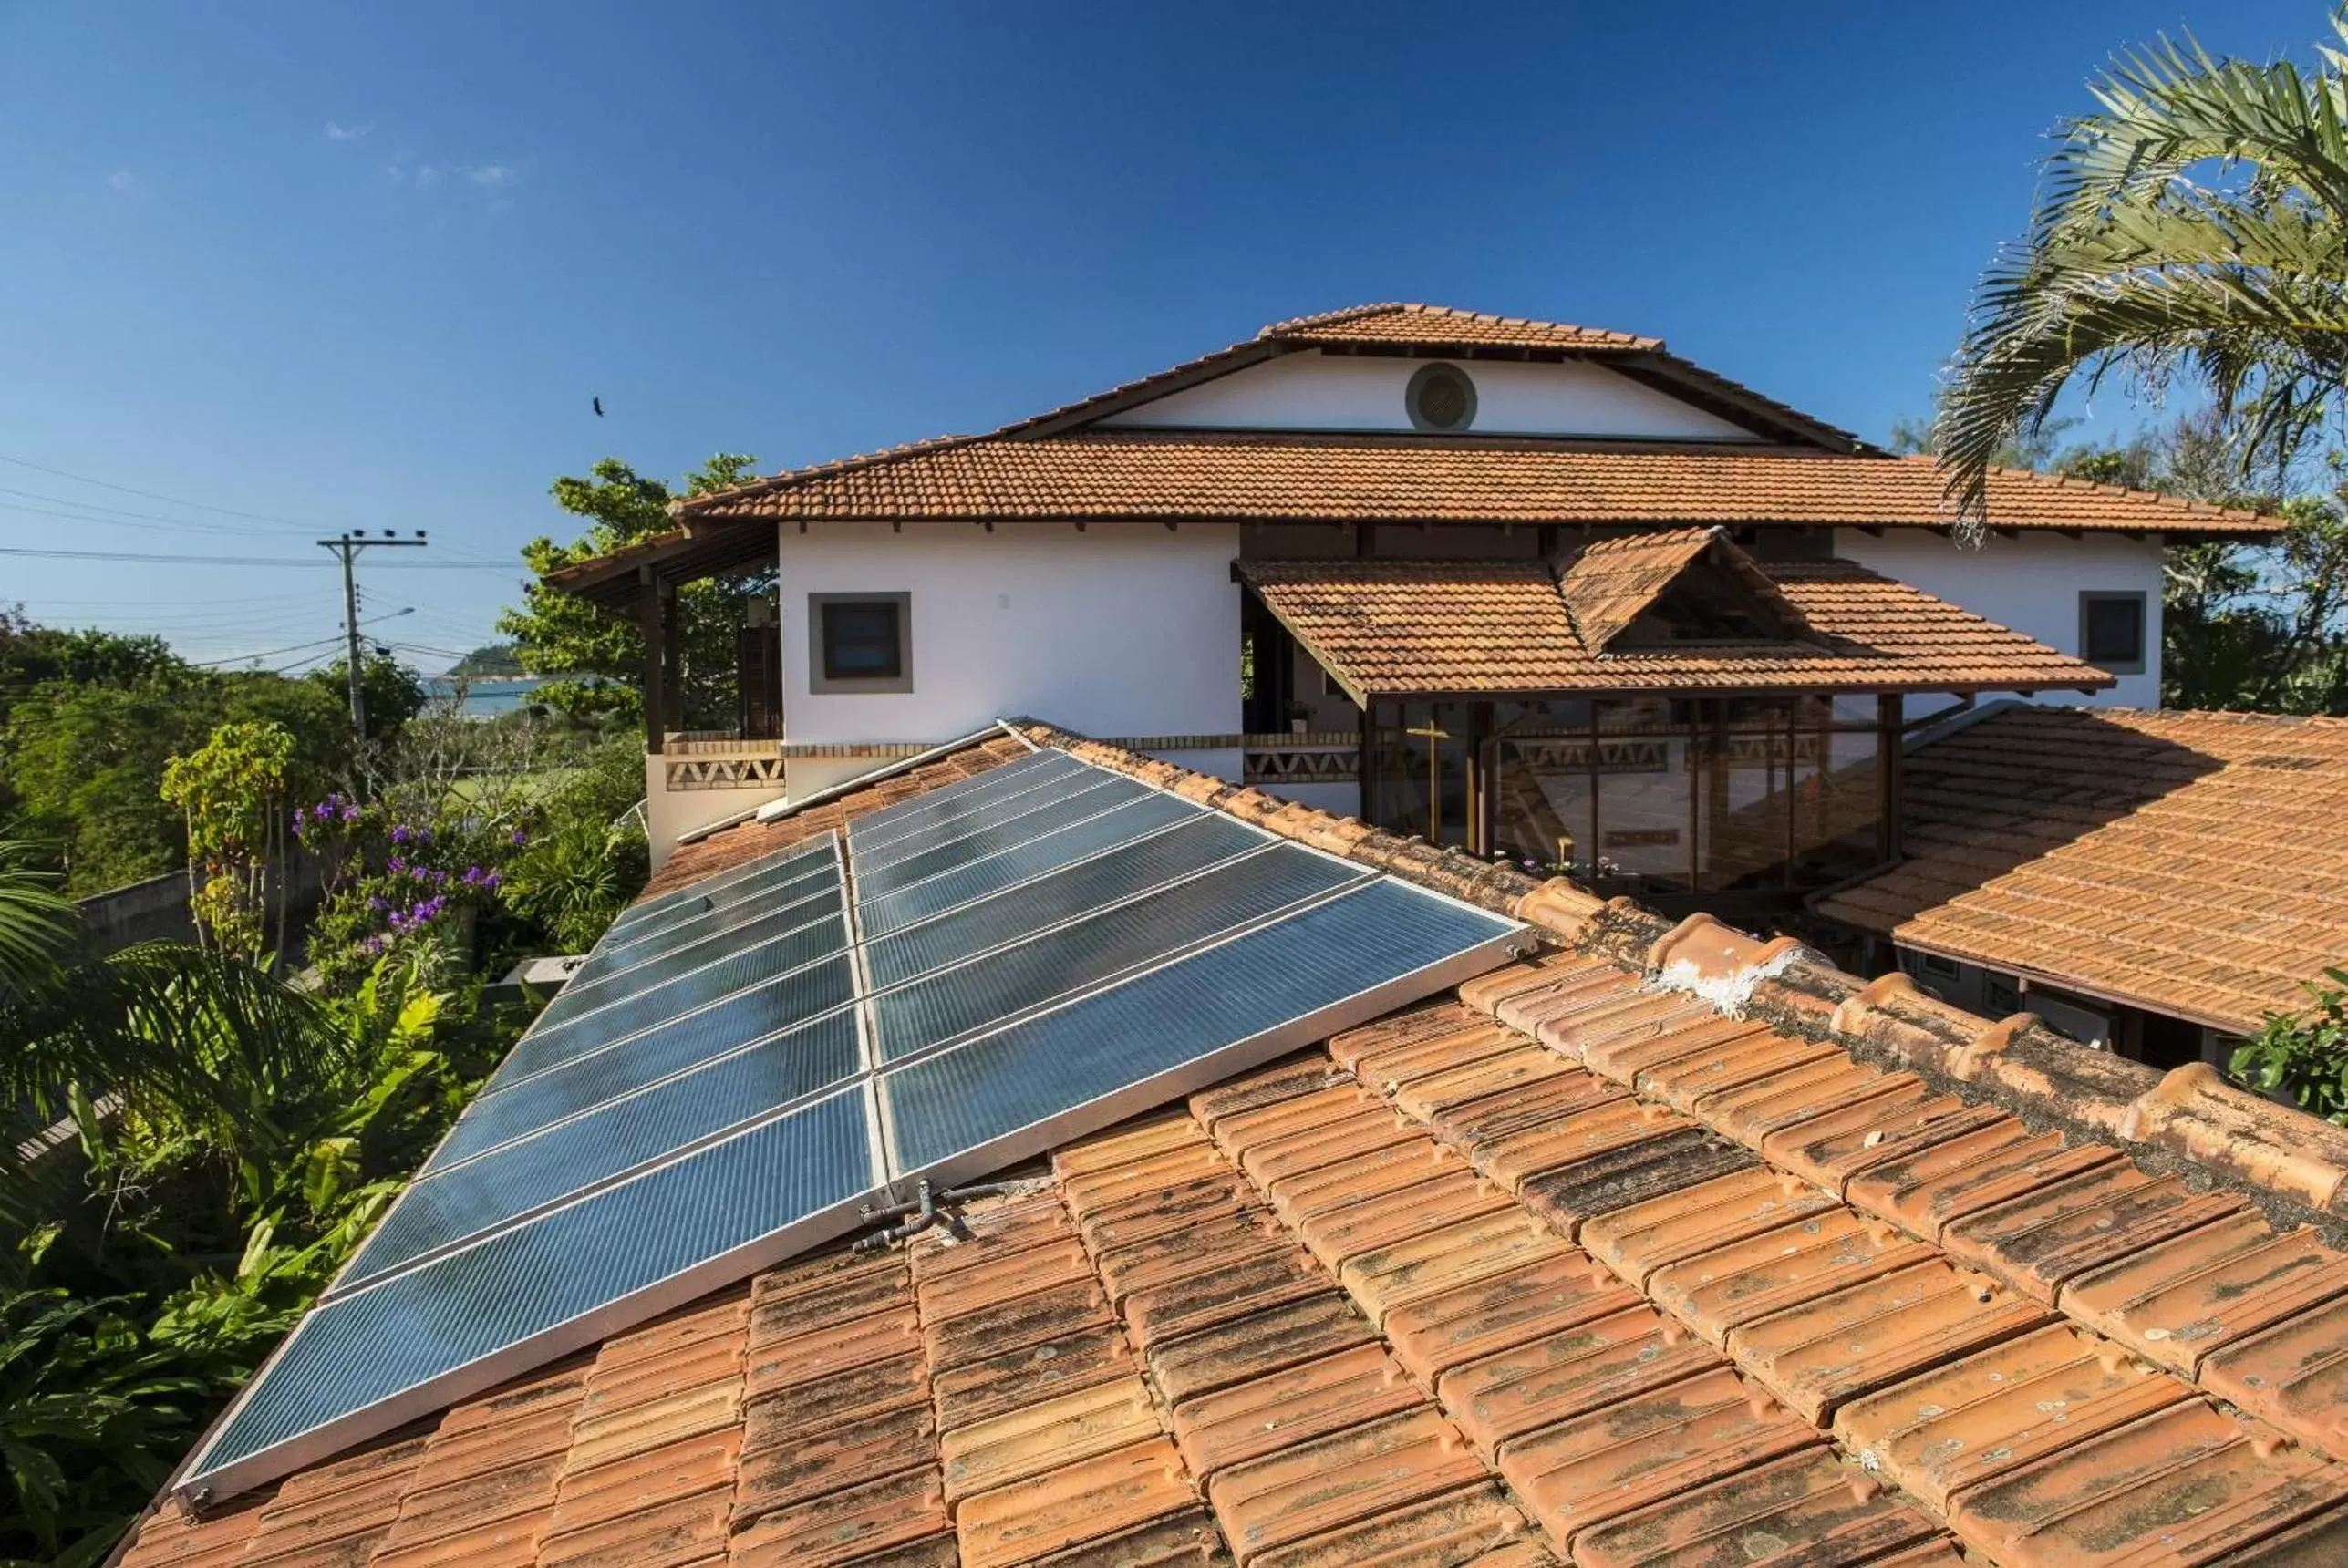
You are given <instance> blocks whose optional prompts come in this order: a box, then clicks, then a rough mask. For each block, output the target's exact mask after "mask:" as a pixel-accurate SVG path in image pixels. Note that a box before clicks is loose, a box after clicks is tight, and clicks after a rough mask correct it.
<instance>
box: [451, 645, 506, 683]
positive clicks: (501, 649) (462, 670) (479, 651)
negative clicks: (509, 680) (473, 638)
mask: <svg viewBox="0 0 2348 1568" xmlns="http://www.w3.org/2000/svg"><path fill="white" fill-rule="evenodd" d="M449 674H450V675H451V676H518V675H520V674H522V660H521V659H520V658H519V657H518V656H516V655H515V654H514V651H513V645H512V643H485V644H483V645H481V646H480V647H478V648H475V649H474V650H473V651H472V652H471V653H470V654H467V655H465V656H464V657H463V658H461V659H459V660H458V661H457V662H456V664H455V665H452V666H450V670H449Z"/></svg>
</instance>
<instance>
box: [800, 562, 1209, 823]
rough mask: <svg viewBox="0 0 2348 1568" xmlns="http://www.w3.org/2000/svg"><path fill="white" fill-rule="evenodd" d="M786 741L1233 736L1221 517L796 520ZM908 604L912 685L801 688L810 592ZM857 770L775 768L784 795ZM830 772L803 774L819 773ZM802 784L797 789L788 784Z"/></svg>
mask: <svg viewBox="0 0 2348 1568" xmlns="http://www.w3.org/2000/svg"><path fill="white" fill-rule="evenodd" d="M780 552H781V638H782V659H783V716H784V726H785V729H786V733H787V738H789V739H790V740H791V741H792V742H794V743H816V744H827V745H828V744H837V743H843V742H858V741H927V742H937V741H942V740H949V739H952V738H954V737H956V736H958V735H967V734H968V733H970V732H971V731H973V730H976V729H978V728H980V727H984V726H985V725H987V724H988V723H990V722H991V721H993V720H994V719H995V718H997V717H1001V716H1005V715H1011V714H1028V715H1031V716H1033V717H1037V718H1042V719H1048V720H1050V722H1052V723H1054V724H1057V725H1060V726H1063V727H1067V728H1069V729H1072V730H1076V731H1079V732H1081V733H1083V734H1088V735H1097V736H1102V737H1111V736H1143V735H1202V734H1213V735H1226V734H1232V733H1235V732H1236V731H1237V730H1238V728H1239V717H1240V714H1239V592H1240V591H1239V586H1238V584H1236V583H1234V582H1233V581H1232V580H1231V563H1232V562H1233V561H1235V560H1236V559H1237V557H1238V553H1239V530H1238V528H1237V526H1236V524H1224V525H1206V524H1201V525H1196V526H1194V525H1192V524H1188V523H1185V524H1184V525H1183V526H1182V527H1181V528H1180V529H1179V530H1175V531H1167V530H1166V529H1164V528H1162V527H1159V526H1157V525H1156V524H1136V523H1118V522H1103V523H1095V524H1093V525H1092V526H1091V527H1090V528H1089V529H1087V530H1085V531H1081V532H1080V531H1077V530H1076V529H1075V528H1074V527H1073V526H1072V525H1067V524H1060V523H1023V522H1006V523H1002V524H999V525H998V526H997V528H996V530H995V531H993V532H992V533H989V532H987V531H984V530H982V529H978V528H975V527H973V526H971V525H970V524H968V523H907V524H906V525H905V531H904V532H902V533H895V532H892V531H890V530H889V528H888V526H887V525H886V524H884V523H870V522H859V523H833V524H824V523H817V524H814V525H813V526H812V527H811V528H810V530H809V531H807V532H805V533H801V532H800V531H798V529H797V527H796V526H795V525H792V526H787V527H785V528H783V529H782V530H781V535H780ZM812 593H905V594H909V595H910V596H911V601H910V602H911V608H912V649H911V652H912V670H913V682H912V685H913V689H912V690H911V691H908V692H902V693H853V694H850V693H840V694H832V693H818V692H814V691H812V690H811V689H810V684H809V659H808V652H809V649H808V595H810V594H812ZM871 766H873V765H872V764H871V763H869V762H866V763H863V764H861V765H858V764H853V763H852V764H818V765H815V766H811V767H808V768H805V769H802V767H801V766H800V765H799V764H798V763H797V762H794V763H792V764H791V792H792V793H793V794H799V793H803V792H805V791H806V790H808V789H816V788H821V787H822V783H825V782H831V781H833V780H835V779H838V778H843V777H848V776H851V775H853V773H855V772H859V771H862V770H864V769H868V768H870V767H871ZM824 773H828V774H829V775H830V777H829V778H827V779H819V778H818V775H819V774H824ZM802 775H803V779H804V781H802Z"/></svg>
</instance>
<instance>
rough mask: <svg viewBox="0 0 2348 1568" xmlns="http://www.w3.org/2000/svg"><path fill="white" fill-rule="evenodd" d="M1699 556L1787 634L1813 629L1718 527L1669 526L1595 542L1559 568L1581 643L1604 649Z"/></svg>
mask: <svg viewBox="0 0 2348 1568" xmlns="http://www.w3.org/2000/svg"><path fill="white" fill-rule="evenodd" d="M1699 561H1709V562H1711V563H1712V565H1713V566H1714V567H1715V568H1717V569H1718V570H1720V571H1721V572H1722V573H1726V574H1727V575H1728V576H1729V577H1730V578H1731V579H1733V582H1734V583H1735V586H1736V587H1737V589H1738V590H1740V591H1741V592H1742V593H1743V594H1744V595H1745V596H1746V597H1747V598H1748V599H1749V600H1750V601H1751V602H1752V603H1753V604H1754V605H1755V606H1756V607H1757V608H1759V609H1760V610H1761V611H1762V612H1763V613H1764V614H1765V615H1766V616H1768V617H1769V618H1771V619H1772V620H1774V622H1775V624H1776V630H1777V631H1778V632H1779V633H1780V634H1782V635H1784V636H1785V637H1787V638H1789V639H1796V638H1803V637H1806V636H1807V635H1808V634H1809V633H1810V629H1811V628H1810V626H1809V624H1808V623H1806V622H1805V621H1804V620H1803V619H1802V613H1801V612H1800V611H1799V610H1797V609H1795V607H1794V604H1793V603H1792V602H1791V601H1790V600H1788V599H1787V598H1786V597H1785V595H1784V593H1782V592H1780V591H1779V589H1778V587H1777V584H1776V583H1773V582H1771V581H1770V580H1769V575H1768V573H1764V572H1763V571H1762V570H1761V568H1760V567H1758V566H1757V565H1755V564H1754V563H1753V558H1752V557H1751V556H1749V555H1747V554H1746V553H1745V552H1743V551H1742V550H1740V549H1738V548H1737V547H1736V545H1735V544H1734V543H1733V542H1732V541H1731V540H1730V539H1729V537H1728V532H1727V531H1726V530H1725V529H1721V528H1677V529H1665V530H1662V531H1658V532H1654V533H1633V534H1624V535H1621V536H1619V537H1618V538H1614V539H1600V540H1597V541H1594V542H1591V543H1589V544H1588V545H1585V546H1583V548H1582V549H1581V550H1580V551H1579V552H1577V553H1576V554H1575V556H1574V558H1573V560H1572V561H1571V562H1568V563H1567V567H1566V569H1565V571H1564V572H1562V573H1559V574H1558V578H1557V592H1558V593H1560V594H1562V595H1563V596H1564V598H1565V601H1566V611H1567V614H1570V615H1571V616H1572V617H1573V622H1574V630H1575V631H1576V632H1577V633H1579V634H1580V635H1581V640H1582V645H1583V646H1584V647H1586V648H1588V650H1589V651H1590V652H1591V653H1594V654H1596V653H1603V652H1605V651H1606V648H1607V645H1608V644H1609V643H1611V642H1613V641H1614V639H1615V638H1616V637H1617V636H1619V635H1620V634H1622V633H1623V632H1624V631H1625V630H1627V629H1628V628H1629V625H1630V624H1631V623H1632V622H1633V621H1636V620H1637V619H1638V618H1639V616H1640V615H1641V614H1644V613H1645V612H1646V611H1647V610H1649V609H1650V608H1651V607H1652V606H1653V605H1654V604H1655V603H1656V601H1657V600H1658V599H1660V598H1661V597H1662V595H1663V592H1664V590H1666V589H1667V588H1669V587H1670V586H1671V584H1672V583H1676V582H1678V581H1679V580H1680V577H1681V574H1682V573H1685V572H1686V571H1687V570H1688V569H1689V568H1690V567H1691V566H1692V565H1694V564H1695V563H1696V562H1699Z"/></svg>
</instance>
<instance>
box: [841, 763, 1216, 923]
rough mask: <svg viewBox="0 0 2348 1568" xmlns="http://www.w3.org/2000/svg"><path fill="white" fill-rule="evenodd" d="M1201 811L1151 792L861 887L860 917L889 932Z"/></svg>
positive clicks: (1187, 803) (1095, 853) (1132, 839)
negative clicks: (923, 874)
mask: <svg viewBox="0 0 2348 1568" xmlns="http://www.w3.org/2000/svg"><path fill="white" fill-rule="evenodd" d="M1198 814H1199V813H1198V808H1197V807H1195V806H1193V805H1192V804H1191V803H1190V802H1189V801H1187V800H1178V799H1174V797H1173V796H1171V795H1145V796H1143V797H1142V798H1141V799H1138V800H1128V801H1127V802H1125V804H1123V805H1122V806H1117V807H1114V808H1112V809H1111V810H1106V811H1103V812H1102V813H1101V814H1100V815H1099V816H1097V817H1087V818H1085V819H1084V820H1081V821H1077V822H1071V823H1069V824H1068V825H1067V826H1066V827H1063V828H1055V829H1053V830H1051V831H1050V832H1046V833H1041V834H1039V835H1038V836H1037V837H1035V838H1032V839H1029V840H1027V841H1025V842H1023V843H1018V844H1013V845H1010V846H1009V847H1008V848H1005V849H999V850H997V851H994V852H993V853H991V854H988V855H987V856H985V857H984V858H982V859H978V860H975V861H969V862H968V863H967V864H964V865H960V866H957V867H956V868H955V869H954V870H952V871H947V872H939V873H938V874H937V875H936V876H933V877H931V878H929V879H928V880H926V881H925V882H915V883H913V884H912V885H910V886H908V887H904V888H900V889H898V890H897V891H896V892H892V893H883V894H880V895H878V896H876V897H870V898H867V897H865V896H864V894H863V892H861V890H860V891H859V892H858V895H857V898H856V920H857V923H858V925H859V927H860V928H861V929H862V930H863V932H864V934H865V935H866V936H868V937H870V936H876V935H877V936H885V935H887V934H889V933H891V932H893V931H902V930H904V929H905V927H906V926H908V925H912V924H915V923H917V922H919V921H924V920H926V919H928V918H929V917H930V916H931V915H933V914H943V913H946V911H947V910H949V909H952V908H954V907H955V906H956V905H957V904H963V903H969V902H970V901H971V900H972V899H974V898H979V897H982V896H984V895H985V894H987V893H990V892H997V891H998V890H1000V889H1003V888H1007V887H1009V886H1011V885H1012V884H1013V883H1015V882H1026V881H1027V880H1028V879H1029V878H1030V877H1037V876H1041V875H1042V874H1043V873H1044V872H1053V871H1058V870H1059V869H1060V867H1062V866H1072V865H1074V864H1075V863H1076V862H1077V861H1082V860H1089V859H1091V857H1092V856H1094V855H1097V854H1101V853H1102V852H1104V851H1109V850H1113V849H1116V848H1118V847H1119V846H1120V845H1124V844H1130V843H1133V842H1134V841H1136V840H1139V839H1141V838H1143V837H1144V836H1146V835H1148V834H1151V833H1154V832H1158V831H1160V830H1163V829H1166V828H1171V827H1173V826H1174V825H1175V824H1176V823H1178V822H1187V821H1191V820H1194V819H1195V818H1196V817H1197V816H1198Z"/></svg>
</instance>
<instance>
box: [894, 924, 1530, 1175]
mask: <svg viewBox="0 0 2348 1568" xmlns="http://www.w3.org/2000/svg"><path fill="white" fill-rule="evenodd" d="M1513 930H1514V928H1513V927H1511V926H1510V925H1509V924H1508V923H1507V922H1505V921H1501V920H1498V919H1495V917H1494V916H1491V915H1488V914H1486V913H1484V912H1483V911H1481V910H1474V909H1470V908H1468V907H1466V906H1465V905H1462V904H1455V903H1451V902H1450V901H1448V900H1438V899H1436V898H1434V897H1433V896H1432V895H1429V894H1426V893H1423V892H1420V891H1419V890H1418V889H1416V888H1412V887H1409V886H1406V885H1404V884H1402V883H1400V882H1388V881H1384V880H1378V881H1373V882H1369V883H1368V884H1366V885H1363V886H1360V887H1358V888H1355V889H1352V890H1350V891H1348V892H1343V893H1340V894H1339V895H1338V896H1337V897H1335V898H1333V899H1330V900H1328V901H1327V902H1325V903H1318V904H1315V905H1313V906H1311V907H1309V908H1308V909H1305V910H1303V911H1302V912H1300V913H1297V914H1294V915H1292V916H1290V917H1288V919H1285V920H1280V921H1276V922H1274V923H1270V924H1268V925H1264V926H1260V927H1257V928H1255V929H1253V930H1250V931H1248V932H1246V934H1242V935H1239V936H1236V937H1234V938H1232V939H1231V940H1229V941H1227V942H1223V943H1219V944H1215V945H1213V946H1209V947H1206V948H1205V949H1202V950H1198V951H1195V952H1192V953H1190V954H1186V955H1185V956H1184V957H1181V958H1178V959H1176V960H1174V961H1173V962H1171V963H1169V964H1166V965H1162V966H1160V967H1158V968H1155V969H1152V970H1150V971H1149V972H1148V973H1146V974H1144V975H1140V976H1138V977H1137V978H1134V979H1133V980H1130V981H1128V982H1126V983H1125V984H1123V985H1114V986H1111V987H1109V988H1107V989H1104V990H1102V991H1099V992H1095V993H1093V994H1091V995H1088V996H1086V997H1084V998H1082V999H1081V1000H1080V1001H1077V1002H1074V1003H1071V1005H1069V1006H1062V1007H1058V1008H1055V1009H1052V1010H1051V1011H1049V1012H1046V1013H1044V1014H1041V1015H1040V1016H1036V1017H1032V1018H1029V1019H1025V1020H1022V1021H1020V1022H1019V1023H1016V1024H1013V1025H1011V1026H1009V1027H1007V1028H1003V1029H1000V1030H998V1031H995V1032H993V1033H990V1034H988V1035H985V1036H982V1037H979V1038H977V1039H975V1040H972V1041H970V1042H968V1043H967V1044H965V1045H960V1046H957V1047H954V1048H953V1049H951V1050H947V1051H944V1052H941V1053H939V1054H938V1055H936V1056H933V1057H927V1058H925V1059H924V1060H921V1061H918V1062H915V1063H911V1064H909V1065H907V1066H905V1067H902V1068H896V1069H895V1070H894V1071H891V1072H888V1073H886V1074H884V1075H883V1077H882V1078H881V1079H880V1083H881V1089H882V1105H881V1109H882V1115H883V1119H884V1126H885V1127H886V1128H887V1129H888V1141H889V1151H890V1161H889V1165H890V1171H891V1174H892V1175H893V1176H895V1175H905V1174H911V1173H914V1172H921V1173H923V1174H926V1175H928V1176H929V1177H930V1178H931V1179H932V1180H933V1181H940V1182H943V1181H959V1180H963V1179H965V1178H967V1177H968V1176H969V1175H972V1174H974V1173H976V1172H977V1171H982V1170H993V1169H998V1168H999V1167H1001V1166H1002V1165H1005V1164H1009V1163H1011V1162H1013V1161H1018V1160H1022V1159H1025V1158H1027V1157H1028V1156H1029V1155H1031V1154H1036V1153H1040V1152H1041V1151H1043V1150H1047V1149H1050V1148H1051V1147H1052V1146H1054V1145H1056V1144H1058V1143H1060V1142H1062V1141H1065V1140H1067V1139H1069V1138H1071V1137H1074V1136H1077V1134H1078V1133H1079V1131H1080V1130H1083V1129H1089V1128H1091V1127H1096V1126H1105V1125H1107V1124H1108V1123H1110V1122H1112V1121H1115V1120H1118V1119H1121V1118H1122V1117H1125V1116H1130V1115H1132V1114H1133V1112H1135V1111H1138V1110H1142V1109H1147V1108H1148V1107H1149V1106H1152V1105H1154V1104H1158V1103H1161V1102H1163V1101H1164V1100H1165V1099H1169V1098H1171V1097H1173V1096H1174V1095H1178V1094H1186V1093H1188V1092H1190V1091H1191V1090H1193V1089H1196V1088H1205V1086H1206V1085H1207V1084H1210V1083H1213V1082H1215V1080H1216V1079H1218V1078H1226V1077H1228V1076H1229V1075H1230V1074H1231V1073H1232V1072H1235V1071H1236V1070H1239V1068H1241V1067H1244V1066H1249V1065H1253V1064H1254V1063H1255V1062H1257V1061H1261V1060H1264V1059H1267V1057H1272V1056H1275V1055H1277V1054H1278V1053H1279V1052H1281V1051H1286V1050H1293V1049H1295V1048H1296V1047H1299V1046H1303V1045H1308V1044H1310V1043H1311V1042H1312V1041H1313V1040H1316V1039H1320V1038H1324V1037H1327V1036H1329V1035H1331V1034H1334V1033H1336V1032H1338V1031H1339V1030H1340V1029H1346V1028H1350V1027H1351V1026H1354V1025H1355V1024H1358V1023H1362V1022H1366V1021H1367V1020H1369V1019H1371V1018H1373V1017H1376V1016H1379V1015H1380V1014H1381V1013H1384V1012H1387V1011H1389V1010H1391V1009H1392V1008H1393V1007H1396V1006H1401V1005H1402V1004H1403V1003H1404V1002H1408V1001H1412V1000H1415V999H1417V998H1418V997H1420V996H1423V995H1428V994H1430V993H1431V992H1432V991H1434V990H1439V989H1442V988H1443V986H1445V985H1456V984H1458V983H1459V981H1460V980H1461V979H1464V978H1467V977H1469V976H1471V975H1474V974H1476V973H1480V972H1481V971H1482V970H1483V969H1488V968H1490V967H1491V966H1492V962H1493V959H1495V958H1496V957H1498V956H1499V955H1498V954H1493V955H1492V957H1490V958H1485V959H1483V960H1482V961H1480V962H1475V963H1473V964H1472V965H1471V966H1469V967H1468V969H1467V973H1466V974H1465V975H1463V974H1461V973H1460V967H1461V961H1462V959H1463V958H1464V957H1466V956H1467V955H1470V954H1475V953H1476V952H1477V951H1478V950H1479V949H1481V948H1486V947H1488V946H1489V945H1490V944H1491V943H1492V942H1493V940H1494V939H1495V937H1502V936H1505V935H1507V934H1511V933H1512V932H1513ZM1083 1108H1089V1109H1091V1110H1092V1112H1093V1115H1092V1116H1091V1117H1089V1118H1087V1119H1086V1120H1085V1122H1084V1123H1083V1126H1082V1128H1080V1127H1078V1126H1077V1125H1075V1124H1072V1123H1071V1122H1070V1121H1069V1120H1068V1116H1069V1113H1070V1112H1071V1111H1075V1110H1077V1109H1083Z"/></svg>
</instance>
